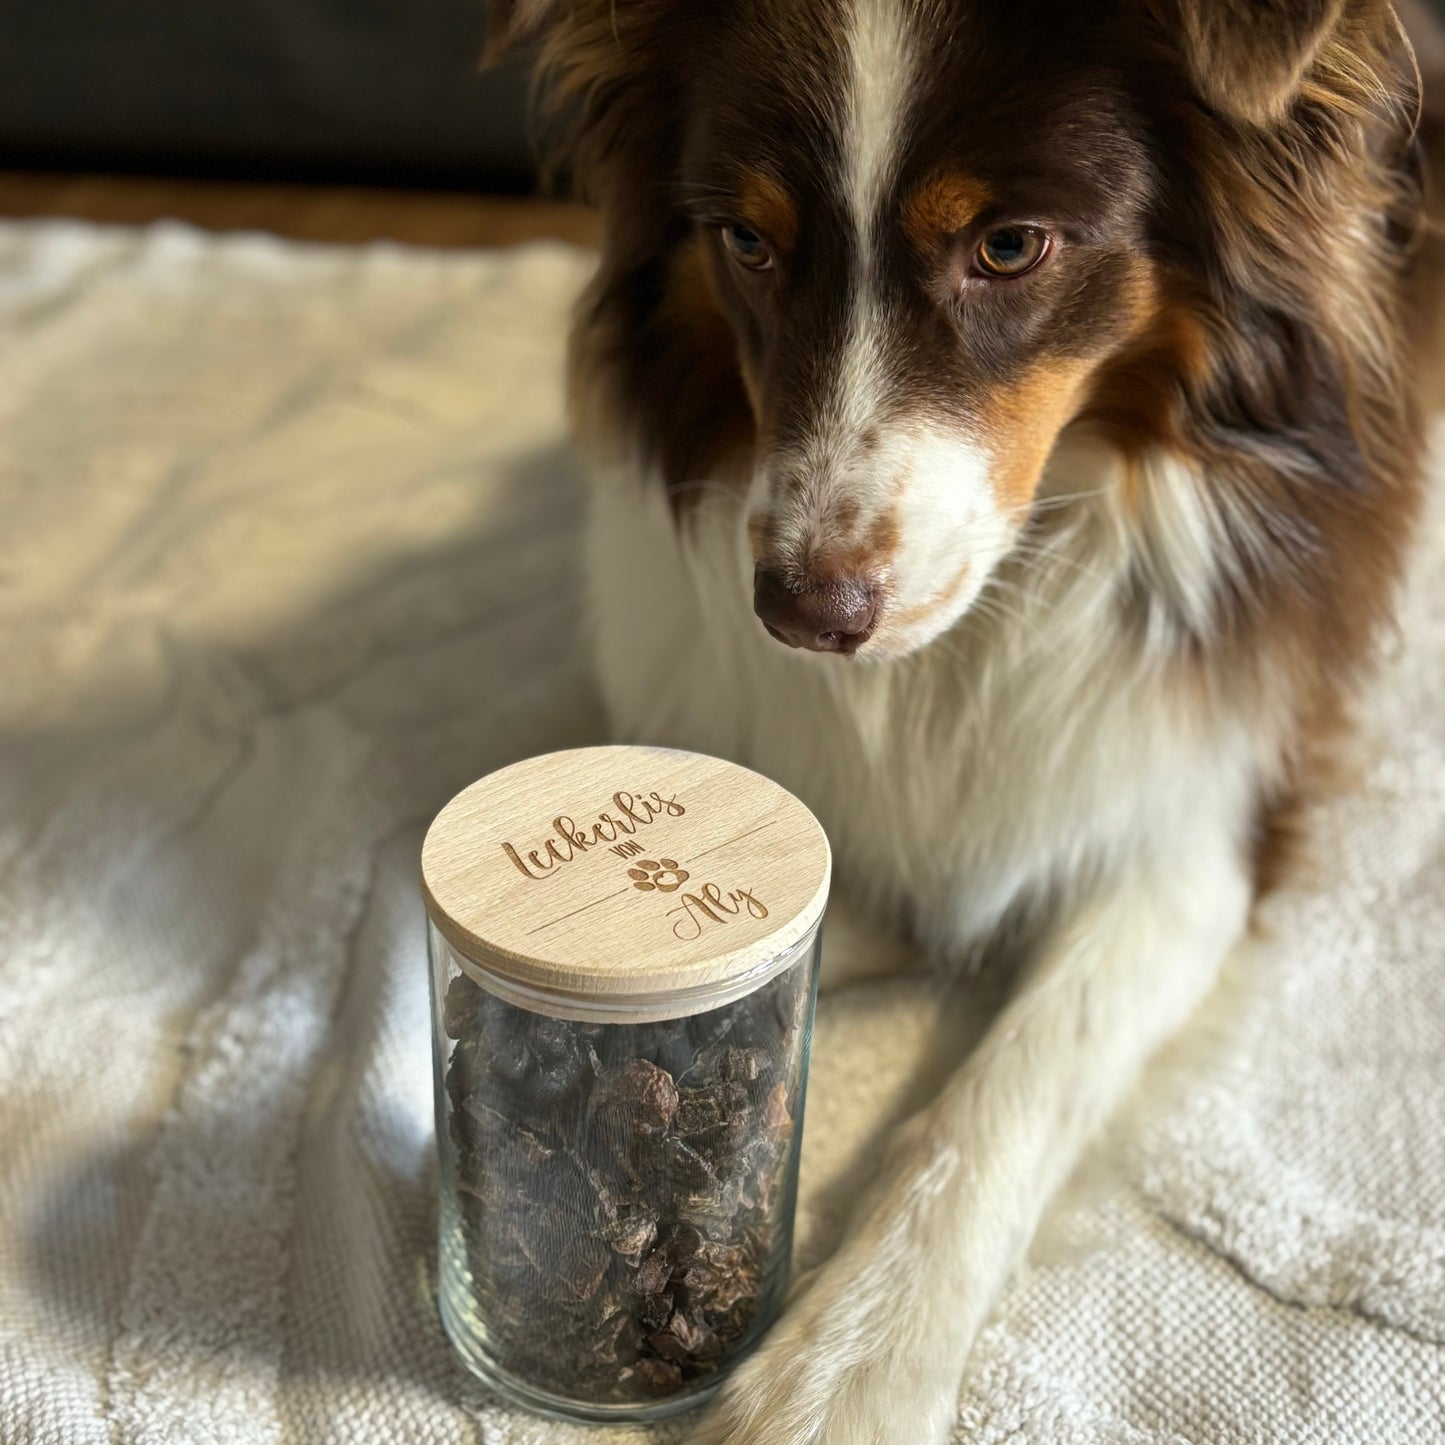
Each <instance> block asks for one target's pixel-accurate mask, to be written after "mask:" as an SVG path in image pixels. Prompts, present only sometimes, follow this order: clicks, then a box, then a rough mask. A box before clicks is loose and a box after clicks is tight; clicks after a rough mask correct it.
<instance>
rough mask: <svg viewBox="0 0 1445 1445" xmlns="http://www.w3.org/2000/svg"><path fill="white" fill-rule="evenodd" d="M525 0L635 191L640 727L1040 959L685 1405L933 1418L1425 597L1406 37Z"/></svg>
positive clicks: (934, 936)
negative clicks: (1399, 593)
mask: <svg viewBox="0 0 1445 1445" xmlns="http://www.w3.org/2000/svg"><path fill="white" fill-rule="evenodd" d="M491 23H492V26H493V45H494V48H495V49H496V50H497V51H501V50H504V49H506V48H507V47H508V46H510V45H512V44H514V43H519V42H523V43H531V42H535V43H537V44H538V46H539V51H538V54H539V61H538V76H539V87H540V97H541V106H542V110H543V113H544V114H545V115H546V116H548V117H550V119H551V121H552V122H553V128H554V131H555V133H556V135H557V136H558V137H559V139H560V145H561V148H562V154H563V157H564V160H565V163H566V164H567V165H568V167H569V168H570V169H571V171H572V173H573V174H574V175H575V176H576V177H577V179H578V180H579V182H580V183H581V185H582V186H583V187H584V188H585V190H586V192H587V193H588V194H589V195H590V196H591V197H592V198H593V199H594V200H595V201H596V203H597V205H598V206H599V208H600V212H601V217H602V228H603V233H602V244H601V260H600V266H599V270H598V272H597V275H596V279H595V281H594V282H593V283H592V286H591V288H590V290H589V291H588V293H587V294H586V296H585V298H584V299H583V302H582V304H581V307H580V310H579V312H578V316H577V321H576V327H575V332H574V335H573V338H572V349H571V380H572V388H573V408H574V415H575V419H576V425H577V428H578V433H579V436H580V438H581V442H582V445H583V448H584V450H585V452H586V454H587V456H588V458H589V460H590V462H591V464H592V469H593V472H594V484H593V488H592V496H591V517H590V523H589V529H588V538H589V541H588V547H589V566H590V575H591V583H592V590H591V613H592V617H593V619H594V622H595V628H596V648H597V655H598V660H599V666H600V675H601V680H602V687H603V691H604V694H605V697H606V701H607V704H608V706H609V708H610V712H611V715H612V718H613V721H614V723H615V727H616V730H617V733H618V735H619V736H620V737H622V738H625V739H627V740H630V741H637V742H653V743H660V744H667V745H670V746H678V747H687V748H695V749H699V750H701V751H704V752H708V753H715V754H719V755H721V756H724V757H728V758H733V759H736V760H738V761H741V762H745V763H747V764H749V765H750V766H752V767H755V768H757V769H759V770H760V771H762V772H764V773H767V774H769V775H770V776H772V777H774V778H776V779H778V780H779V781H780V782H782V783H783V784H784V785H786V786H787V787H788V788H790V789H792V790H793V791H794V792H796V793H797V794H798V795H799V796H801V797H802V798H803V799H804V800H805V801H806V802H807V803H808V804H809V805H810V806H811V807H812V808H813V809H814V811H815V812H816V813H817V814H818V816H819V818H820V819H821V820H822V822H823V824H824V826H825V827H826V829H827V831H828V834H829V836H830V838H831V839H832V842H833V846H834V850H835V857H836V864H837V875H838V878H839V880H840V883H841V884H842V885H843V886H844V887H845V888H846V890H847V892H848V896H849V898H850V899H851V900H852V902H854V903H856V904H859V905H861V909H860V910H859V912H860V916H862V917H865V918H870V919H871V920H873V923H874V925H875V926H877V927H879V928H880V929H881V930H882V931H883V933H884V934H886V940H885V941H874V942H872V943H870V944H868V945H867V946H866V948H865V949H863V951H864V952H871V953H872V954H873V955H875V956H876V957H877V958H879V959H896V958H901V957H902V958H906V957H908V956H909V955H910V954H920V955H923V956H927V957H931V958H932V959H934V960H936V961H937V962H938V963H940V964H941V965H943V966H955V967H957V966H959V965H960V964H963V963H968V964H970V965H972V964H975V963H977V961H978V960H980V959H998V958H1001V957H1006V958H1007V960H1008V966H1009V967H1010V968H1011V969H1012V970H1013V973H1012V975H1011V977H1012V980H1013V982H1012V991H1011V994H1010V996H1009V1000H1008V1002H1007V1003H1006V1004H1005V1005H1004V1006H1003V1007H1002V1009H1001V1011H1000V1013H999V1014H998V1016H997V1018H996V1019H995V1021H994V1022H993V1024H992V1026H991V1028H990V1030H989V1032H988V1033H987V1034H986V1036H985V1037H984V1040H983V1042H982V1044H981V1045H980V1046H979V1047H978V1048H976V1049H975V1050H974V1051H973V1052H972V1053H971V1054H970V1055H969V1057H967V1059H966V1060H965V1061H964V1062H963V1063H962V1064H961V1065H960V1067H959V1068H958V1070H957V1072H956V1073H955V1074H954V1075H953V1076H952V1078H951V1079H950V1080H949V1082H947V1083H946V1084H945V1086H944V1087H943V1088H942V1089H941V1090H940V1092H939V1093H938V1094H937V1096H936V1097H935V1098H934V1099H933V1100H932V1102H931V1103H929V1104H928V1105H927V1107H926V1108H924V1109H923V1111H922V1112H921V1113H919V1114H918V1115H917V1116H916V1117H914V1118H913V1119H912V1120H911V1121H910V1122H909V1123H908V1124H907V1125H906V1126H905V1127H904V1128H903V1129H901V1130H900V1131H899V1133H898V1137H897V1144H896V1147H895V1148H894V1149H893V1150H892V1152H891V1154H890V1155H889V1156H888V1157H886V1158H884V1159H881V1160H880V1162H879V1167H878V1169H877V1171H876V1177H875V1179H874V1181H873V1183H872V1186H871V1188H870V1190H869V1192H868V1193H867V1194H866V1195H865V1196H864V1197H862V1198H860V1199H859V1201H858V1207H857V1212H856V1218H855V1219H854V1222H853V1224H852V1226H851V1230H850V1232H849V1233H848V1235H847V1236H846V1238H845V1239H844V1242H843V1244H842V1246H841V1247H840V1248H839V1250H838V1252H837V1253H836V1255H835V1256H834V1257H833V1258H832V1259H831V1260H830V1261H829V1262H828V1263H827V1264H825V1265H824V1266H822V1267H821V1268H820V1269H819V1270H818V1271H817V1272H816V1273H815V1274H814V1275H813V1277H812V1278H811V1280H810V1281H809V1282H808V1283H807V1284H806V1287H805V1288H803V1289H802V1290H800V1291H799V1292H798V1294H797V1297H796V1298H795V1299H794V1300H793V1302H792V1303H791V1304H790V1306H789V1308H788V1310H787V1311H786V1312H785V1313H784V1315H783V1317H782V1319H781V1320H780V1322H779V1323H778V1324H777V1325H776V1326H775V1327H774V1329H773V1330H772V1332H771V1333H770V1335H769V1336H768V1337H767V1338H766V1339H765V1341H764V1342H763V1344H762V1346H761V1348H760V1349H759V1350H758V1351H757V1352H756V1353H755V1354H754V1355H753V1356H752V1357H751V1358H750V1359H749V1360H748V1361H747V1362H746V1363H745V1364H744V1365H743V1366H742V1367H741V1368H740V1369H739V1370H738V1371H737V1372H736V1373H735V1374H734V1375H733V1376H732V1378H731V1379H730V1380H729V1381H728V1382H727V1383H726V1385H725V1386H724V1387H723V1389H722V1390H721V1391H720V1393H719V1395H718V1396H717V1398H716V1399H715V1400H714V1402H713V1403H712V1405H711V1406H710V1407H709V1411H708V1413H707V1414H706V1416H705V1417H704V1418H703V1419H702V1420H701V1421H700V1422H698V1423H697V1424H696V1426H695V1433H694V1435H693V1436H692V1437H691V1438H696V1439H699V1440H706V1441H729V1442H739V1445H805V1442H818V1445H880V1442H881V1445H894V1442H897V1445H930V1442H937V1441H942V1440H945V1439H946V1438H947V1436H948V1432H949V1429H950V1426H951V1423H952V1421H953V1420H954V1417H955V1412H956V1402H957V1393H958V1388H959V1381H960V1377H961V1374H962V1371H963V1367H964V1365H965V1362H966V1360H967V1357H968V1353H969V1348H970V1345H971V1343H972V1341H973V1339H974V1336H975V1334H976V1333H977V1331H978V1330H979V1328H980V1326H981V1324H982V1323H983V1321H984V1319H985V1315H986V1313H987V1311H988V1309H989V1307H990V1305H991V1303H992V1302H993V1300H994V1299H995V1297H996V1296H997V1294H998V1292H999V1290H1000V1288H1001V1287H1002V1285H1003V1284H1004V1283H1005V1281H1006V1279H1007V1277H1008V1275H1009V1272H1010V1270H1011V1268H1012V1267H1013V1266H1014V1264H1015V1263H1016V1262H1017V1260H1018V1259H1019V1257H1020V1255H1021V1253H1022V1252H1023V1251H1024V1250H1025V1249H1026V1247H1027V1245H1028V1242H1029V1239H1030V1235H1031V1233H1032V1232H1033V1230H1034V1228H1035V1225H1036V1223H1037V1221H1038V1218H1039V1215H1040V1212H1041V1211H1042V1209H1043V1208H1044V1206H1045V1204H1046V1202H1047V1201H1048V1199H1049V1197H1050V1195H1051V1193H1052V1192H1053V1191H1054V1190H1055V1188H1056V1187H1057V1186H1058V1185H1059V1184H1060V1182H1061V1181H1062V1180H1063V1178H1064V1177H1065V1176H1066V1175H1067V1174H1068V1172H1069V1171H1070V1169H1071V1167H1072V1166H1073V1164H1074V1162H1075V1161H1076V1159H1077V1158H1078V1156H1079V1153H1080V1151H1081V1149H1082V1148H1083V1147H1084V1145H1085V1144H1086V1143H1087V1142H1088V1141H1089V1139H1090V1137H1091V1136H1092V1135H1094V1134H1095V1133H1096V1131H1097V1130H1098V1129H1099V1128H1100V1126H1101V1124H1102V1123H1103V1122H1104V1121H1105V1120H1106V1119H1107V1117H1108V1116H1109V1114H1110V1111H1111V1110H1113V1109H1114V1108H1115V1107H1116V1105H1117V1104H1118V1103H1119V1101H1120V1098H1121V1096H1122V1095H1123V1094H1124V1093H1125V1092H1126V1091H1127V1090H1128V1089H1129V1088H1130V1086H1131V1084H1132V1082H1133V1081H1134V1080H1135V1078H1136V1076H1137V1075H1138V1073H1139V1070H1140V1067H1141V1065H1142V1064H1143V1063H1144V1061H1145V1060H1146V1059H1147V1058H1148V1057H1149V1056H1150V1054H1151V1053H1152V1052H1153V1051H1154V1050H1155V1049H1156V1048H1157V1047H1158V1046H1159V1045H1160V1044H1161V1042H1162V1041H1164V1040H1165V1039H1167V1038H1168V1037H1169V1036H1170V1035H1171V1034H1172V1033H1174V1032H1175V1031H1176V1030H1177V1029H1179V1028H1180V1026H1181V1025H1182V1024H1183V1023H1184V1022H1185V1021H1186V1020H1187V1019H1188V1018H1189V1016H1190V1013H1191V1011H1192V1010H1194V1009H1195V1007H1196V1006H1197V1005H1198V1004H1199V1003H1200V1000H1201V999H1202V997H1203V996H1204V995H1205V994H1206V993H1207V992H1208V991H1209V989H1210V987H1211V984H1212V983H1213V982H1214V980H1215V978H1216V976H1217V974H1218V972H1219V970H1220V965H1221V962H1222V960H1223V959H1224V958H1225V956H1226V955H1227V954H1228V952H1229V950H1230V948H1231V946H1232V945H1233V944H1234V943H1235V942H1236V940H1238V939H1239V938H1240V937H1241V935H1242V934H1243V933H1244V932H1245V930H1246V929H1247V928H1248V927H1249V925H1250V921H1251V916H1252V913H1253V912H1254V910H1255V907H1256V905H1257V903H1258V901H1259V899H1260V898H1261V897H1262V896H1263V895H1264V894H1265V893H1266V892H1267V891H1268V890H1269V889H1270V888H1271V887H1272V886H1274V885H1275V884H1276V882H1277V881H1278V879H1279V878H1280V876H1281V872H1282V869H1283V868H1284V867H1285V865H1286V862H1287V859H1288V856H1289V851H1290V849H1289V845H1290V843H1291V840H1292V839H1293V838H1294V837H1295V835H1296V834H1297V833H1298V831H1299V827H1298V824H1299V820H1300V818H1301V816H1302V808H1303V805H1304V804H1306V803H1308V801H1309V800H1310V798H1311V796H1312V795H1313V793H1314V792H1315V791H1316V790H1317V788H1318V786H1319V784H1320V780H1321V777H1322V772H1323V769H1324V767H1325V765H1326V761H1327V759H1328V757H1329V754H1330V751H1331V744H1332V743H1333V742H1334V741H1335V740H1336V738H1337V737H1338V736H1339V734H1340V732H1341V728H1342V722H1343V720H1344V718H1345V716H1346V714H1347V712H1348V703H1349V699H1350V696H1351V692H1352V690H1356V689H1358V687H1359V685H1360V683H1361V681H1362V679H1363V678H1365V677H1366V676H1367V675H1368V674H1367V672H1366V669H1367V666H1368V664H1369V662H1370V658H1371V652H1372V647H1373V645H1374V644H1375V642H1376V641H1377V639H1378V638H1379V636H1380V633H1381V629H1382V627H1383V626H1384V625H1386V624H1387V623H1388V620H1389V618H1390V614H1391V606H1392V601H1393V595H1394V593H1395V591H1396V588H1397V584H1398V582H1399V579H1400V576H1401V571H1402V561H1403V557H1404V553H1405V549H1406V545H1407V542H1408V540H1409V537H1410V535H1411V532H1412V528H1413V526H1414V522H1415V518H1416V514H1417V508H1418V505H1419V502H1420V498H1421V492H1422V484H1421V427H1420V423H1419V420H1418V412H1419V410H1420V399H1419V395H1418V392H1419V386H1418V376H1419V374H1420V373H1421V371H1422V369H1423V365H1424V363H1423V360H1422V357H1421V355H1420V349H1421V348H1420V346H1419V344H1418V342H1419V339H1420V336H1421V335H1422V334H1423V333H1424V332H1425V331H1427V330H1429V328H1428V327H1426V326H1423V325H1422V324H1421V318H1422V317H1423V316H1425V315H1426V312H1427V308H1428V304H1429V296H1427V295H1426V290H1427V289H1428V288H1426V287H1425V285H1424V281H1423V280H1422V273H1423V272H1424V271H1425V270H1428V269H1431V268H1429V267H1428V266H1426V265H1425V264H1424V263H1423V261H1422V258H1423V257H1428V256H1429V255H1430V253H1431V249H1432V243H1431V242H1430V241H1429V239H1428V236H1426V237H1424V238H1423V239H1422V224H1421V214H1422V211H1423V202H1422V200H1421V195H1422V183H1421V173H1422V171H1423V170H1424V169H1425V167H1424V165H1423V164H1422V157H1423V156H1424V147H1423V146H1422V144H1421V140H1420V135H1421V130H1420V111H1421V105H1420V85H1419V67H1418V65H1417V63H1416V59H1415V52H1414V50H1413V49H1412V46H1411V43H1410V40H1409V38H1408V37H1407V34H1406V30H1405V28H1404V27H1403V26H1402V24H1401V21H1400V19H1399V17H1398V16H1397V14H1396V12H1395V10H1394V8H1392V6H1391V5H1390V4H1389V3H1388V0H1089V3H1080V0H497V3H495V4H494V5H493V7H492V22H491ZM842 933H843V931H842V930H836V929H835V930H834V941H835V942H839V943H841V944H843V945H845V946H844V947H842V948H841V950H840V957H845V958H846V955H848V954H849V953H852V954H854V955H855V956H856V955H857V954H858V952H859V948H858V947H857V946H856V943H855V946H854V947H852V948H849V947H847V946H846V945H847V940H846V939H844V938H843V937H842ZM893 939H897V940H906V943H903V944H902V945H901V946H900V943H898V942H893V941H891V940H893ZM830 967H831V965H829V964H827V963H825V978H826V976H827V974H828V971H829V968H830ZM900 1282H902V1283H900Z"/></svg>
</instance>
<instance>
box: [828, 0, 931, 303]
mask: <svg viewBox="0 0 1445 1445" xmlns="http://www.w3.org/2000/svg"><path fill="white" fill-rule="evenodd" d="M905 8H906V7H905V6H904V5H902V4H900V3H899V0H853V6H852V12H851V14H850V16H849V22H850V23H849V33H848V61H849V64H848V72H849V73H848V108H847V112H846V118H845V123H844V131H843V136H842V152H843V168H844V186H845V188H846V191H847V196H848V209H849V211H850V213H851V215H852V219H853V227H854V232H855V234H856V237H857V241H858V257H859V264H860V267H861V270H862V274H863V277H864V279H865V280H866V278H867V275H868V270H869V265H870V263H871V261H872V255H873V244H872V243H873V232H874V227H875V226H876V224H877V221H878V212H879V208H880V206H881V204H882V201H883V198H884V197H885V196H886V195H887V192H888V183H889V181H890V180H892V178H893V172H894V169H895V168H896V166H897V164H898V156H899V152H900V151H901V149H902V143H903V138H904V135H905V133H906V127H907V122H908V97H909V94H910V91H911V87H912V81H913V75H914V67H915V59H914V43H913V36H912V35H911V34H910V33H909V30H908V27H907V25H906V23H905V14H904V12H905Z"/></svg>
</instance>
